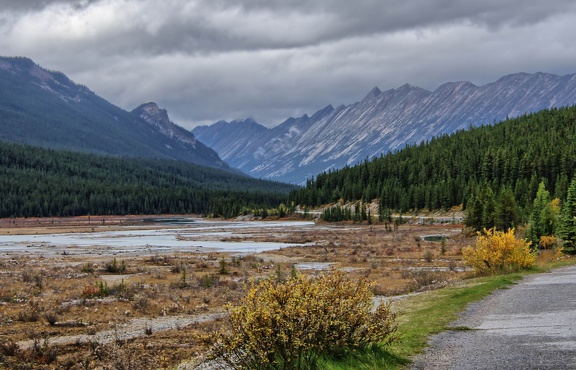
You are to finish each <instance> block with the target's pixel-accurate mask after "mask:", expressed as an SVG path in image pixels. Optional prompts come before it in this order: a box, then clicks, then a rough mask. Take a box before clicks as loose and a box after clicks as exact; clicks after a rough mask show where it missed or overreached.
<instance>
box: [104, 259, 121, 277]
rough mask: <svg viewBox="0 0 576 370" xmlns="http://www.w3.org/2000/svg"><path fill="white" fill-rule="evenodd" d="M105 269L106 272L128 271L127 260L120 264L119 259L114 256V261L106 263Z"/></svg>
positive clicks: (119, 272)
mask: <svg viewBox="0 0 576 370" xmlns="http://www.w3.org/2000/svg"><path fill="white" fill-rule="evenodd" d="M104 269H105V270H106V272H109V273H112V274H123V273H125V272H126V262H125V261H122V262H121V263H120V264H118V261H116V258H114V259H113V260H112V261H110V262H107V263H106V265H105V266H104Z"/></svg>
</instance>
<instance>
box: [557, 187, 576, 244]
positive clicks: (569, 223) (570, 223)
mask: <svg viewBox="0 0 576 370" xmlns="http://www.w3.org/2000/svg"><path fill="white" fill-rule="evenodd" d="M559 229H560V230H559V235H560V237H561V238H562V239H563V246H564V248H566V249H568V250H570V251H571V252H574V251H576V176H575V177H574V179H573V180H572V183H571V184H570V187H569V188H568V196H567V197H566V201H565V202H564V205H563V207H562V217H561V219H560V226H559Z"/></svg>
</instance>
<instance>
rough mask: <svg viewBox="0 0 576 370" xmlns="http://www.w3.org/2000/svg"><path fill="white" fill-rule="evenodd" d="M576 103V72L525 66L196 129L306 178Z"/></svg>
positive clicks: (238, 162) (238, 153)
mask: <svg viewBox="0 0 576 370" xmlns="http://www.w3.org/2000/svg"><path fill="white" fill-rule="evenodd" d="M575 103H576V78H574V75H567V76H556V75H550V74H546V73H537V74H527V73H519V74H514V75H509V76H505V77H502V78H501V79H499V80H498V81H496V82H493V83H490V84H487V85H483V86H476V85H474V84H473V83H471V82H469V81H456V82H448V83H445V84H443V85H441V86H440V87H438V88H437V89H435V90H434V91H429V90H425V89H423V88H420V87H415V86H412V85H410V84H405V85H403V86H400V87H398V88H396V89H390V90H386V91H384V92H382V91H381V90H380V89H379V88H377V87H376V88H373V89H372V90H371V91H370V92H369V93H368V95H366V97H364V98H363V99H362V101H361V102H358V103H353V104H350V105H341V106H338V107H337V108H336V109H334V108H333V107H332V106H331V105H330V106H327V107H326V108H324V109H323V110H321V111H318V112H317V113H315V114H314V115H312V117H308V118H306V119H303V117H301V118H300V119H294V118H292V119H288V120H286V121H285V122H283V123H282V124H280V125H278V126H276V127H274V128H271V129H267V130H266V131H263V132H242V131H236V132H235V133H234V135H232V134H230V133H229V132H225V131H223V130H218V129H217V128H216V127H214V126H209V127H205V128H204V129H203V130H202V132H198V133H197V137H198V138H199V139H200V140H204V138H205V137H210V146H211V147H213V148H214V149H215V150H216V151H217V152H218V153H219V154H220V155H221V156H222V158H224V159H225V160H227V161H229V162H230V164H231V165H233V166H235V167H237V168H239V169H241V170H243V171H244V172H246V173H248V174H251V175H253V176H255V177H262V178H268V179H274V180H278V181H285V182H293V183H298V184H302V183H304V182H305V180H306V178H309V177H311V176H314V175H317V174H319V173H320V172H322V171H325V170H327V169H337V168H341V167H343V166H345V165H354V164H356V163H358V162H359V161H362V160H364V159H365V158H367V157H368V158H370V157H373V156H378V155H380V154H381V153H387V152H388V151H394V150H397V149H400V148H403V147H404V146H405V145H406V144H415V143H418V142H421V141H425V140H429V139H431V138H432V137H434V136H437V135H442V134H447V133H452V132H454V131H456V130H459V129H466V128H468V127H470V126H475V125H482V124H492V123H493V122H495V121H500V120H503V119H505V118H506V117H515V116H518V115H521V114H524V113H530V112H534V111H537V110H541V109H543V108H550V107H560V106H566V105H572V104H575ZM305 117H306V116H305ZM194 132H195V133H196V131H194Z"/></svg>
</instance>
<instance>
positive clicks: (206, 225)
mask: <svg viewBox="0 0 576 370" xmlns="http://www.w3.org/2000/svg"><path fill="white" fill-rule="evenodd" d="M159 221H160V223H159V224H158V228H151V229H147V230H136V229H134V227H129V226H127V227H125V228H124V229H123V230H118V231H99V232H92V233H65V234H47V235H0V254H6V253H14V252H26V253H53V254H61V253H64V252H66V253H72V254H79V253H80V254H110V253H111V254H118V253H128V254H142V253H166V252H170V253H173V252H178V251H182V252H194V251H196V252H209V251H214V252H236V253H258V252H265V251H270V250H276V249H280V248H285V247H289V246H293V245H298V244H297V243H291V244H289V243H279V242H252V241H238V242H235V241H222V240H221V239H230V238H234V237H235V236H237V237H240V236H242V237H246V232H247V231H248V232H250V230H254V232H262V231H267V232H271V233H287V232H288V233H290V232H298V231H299V230H303V229H309V228H312V227H314V223H313V222H308V221H271V222H266V221H242V222H236V221H206V220H201V219H190V221H188V220H186V222H183V220H181V219H178V220H177V221H176V223H173V224H171V225H178V226H183V225H185V227H178V228H166V226H167V225H168V224H169V222H168V221H167V220H159ZM240 231H241V232H242V234H240V233H239V232H240ZM300 245H302V244H300Z"/></svg>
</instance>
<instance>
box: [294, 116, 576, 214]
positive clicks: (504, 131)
mask: <svg viewBox="0 0 576 370" xmlns="http://www.w3.org/2000/svg"><path fill="white" fill-rule="evenodd" d="M575 166H576V107H574V106H572V107H566V108H554V109H546V110H543V111H540V112H537V113H533V114H529V115H524V116H521V117H518V118H514V119H508V120H506V121H503V122H501V123H498V124H496V125H493V126H492V125H491V126H482V127H477V128H471V129H470V130H466V131H458V132H456V133H454V134H452V135H449V136H448V135H444V136H441V137H438V138H434V139H432V140H430V141H428V142H426V143H421V144H418V145H411V146H408V147H406V148H405V149H402V150H400V151H398V152H396V153H389V154H387V155H385V156H381V157H379V158H376V159H374V160H371V161H368V160H366V161H365V162H363V163H362V164H359V165H357V166H354V167H346V168H343V169H341V170H338V171H332V172H328V173H323V174H320V175H318V176H317V177H316V178H315V179H314V180H309V181H308V182H307V185H306V187H305V188H302V189H300V190H295V191H294V192H292V193H291V194H290V197H289V198H290V201H294V202H296V203H297V204H303V205H311V206H316V205H321V204H328V203H334V202H337V201H338V200H339V199H342V200H344V201H357V200H365V201H368V200H372V199H376V198H378V199H380V204H381V207H382V208H390V209H395V210H398V211H402V212H406V211H409V210H419V209H431V210H434V209H441V208H444V209H447V208H450V207H452V206H457V205H461V204H463V205H464V206H466V204H467V202H468V200H469V199H470V197H471V196H472V195H473V194H475V193H478V192H479V189H480V188H481V187H489V188H490V189H492V192H493V194H494V195H495V196H496V197H498V196H500V195H501V194H503V192H504V191H506V190H508V191H507V194H509V193H510V191H511V192H512V194H513V197H514V201H515V203H516V204H517V205H518V207H520V208H521V209H529V208H530V207H531V205H532V201H533V200H534V198H535V196H536V192H537V191H538V185H539V183H540V182H541V181H543V182H544V184H545V186H546V189H548V191H549V192H550V193H551V195H553V196H555V197H557V198H559V199H561V200H563V199H565V198H566V193H567V189H568V186H569V184H570V180H571V179H572V178H573V176H574V173H575Z"/></svg>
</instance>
